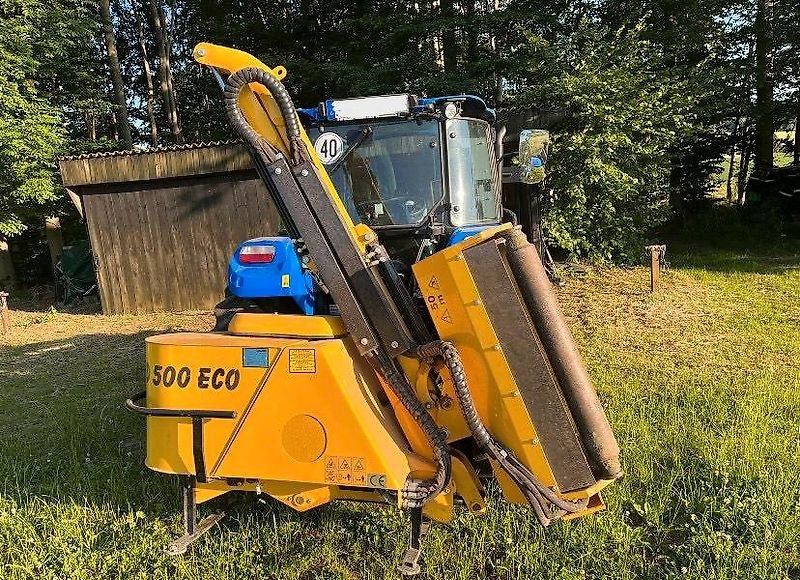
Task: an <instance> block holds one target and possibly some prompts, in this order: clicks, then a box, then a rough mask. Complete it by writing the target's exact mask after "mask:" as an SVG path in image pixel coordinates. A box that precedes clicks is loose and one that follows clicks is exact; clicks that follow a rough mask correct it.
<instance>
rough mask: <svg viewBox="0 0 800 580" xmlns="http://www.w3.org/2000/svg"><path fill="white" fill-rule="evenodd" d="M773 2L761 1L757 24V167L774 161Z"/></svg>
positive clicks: (759, 168)
mask: <svg viewBox="0 0 800 580" xmlns="http://www.w3.org/2000/svg"><path fill="white" fill-rule="evenodd" d="M772 1H773V0H758V4H757V8H756V23H755V47H756V70H755V76H756V106H755V118H756V137H755V139H756V143H755V162H756V169H757V170H764V169H770V168H771V167H772V163H773V157H772V155H773V139H774V135H775V123H774V120H773V107H774V102H773V69H772V44H773V39H772Z"/></svg>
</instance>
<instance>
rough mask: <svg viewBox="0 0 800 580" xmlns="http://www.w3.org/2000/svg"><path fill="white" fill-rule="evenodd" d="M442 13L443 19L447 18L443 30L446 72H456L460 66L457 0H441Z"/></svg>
mask: <svg viewBox="0 0 800 580" xmlns="http://www.w3.org/2000/svg"><path fill="white" fill-rule="evenodd" d="M441 13H442V18H443V20H444V19H446V20H447V22H444V29H443V30H442V54H443V60H444V72H446V73H454V72H456V68H457V67H458V53H457V46H456V24H455V16H456V11H455V0H441Z"/></svg>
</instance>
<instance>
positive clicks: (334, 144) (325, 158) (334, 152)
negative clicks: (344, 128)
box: [314, 131, 346, 165]
mask: <svg viewBox="0 0 800 580" xmlns="http://www.w3.org/2000/svg"><path fill="white" fill-rule="evenodd" d="M345 149H346V146H345V142H344V139H342V138H341V137H340V136H339V135H337V134H336V133H334V132H333V131H327V132H325V133H322V134H321V135H320V136H319V137H317V140H316V141H314V151H316V152H317V155H319V159H320V161H322V162H323V163H324V164H325V165H331V164H332V163H334V162H336V160H337V159H339V157H341V156H342V153H344V150H345Z"/></svg>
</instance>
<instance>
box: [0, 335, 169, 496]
mask: <svg viewBox="0 0 800 580" xmlns="http://www.w3.org/2000/svg"><path fill="white" fill-rule="evenodd" d="M150 334H154V333H148V332H140V333H136V334H127V335H112V334H85V335H77V336H74V337H70V338H68V339H63V340H53V341H46V342H38V343H32V344H27V345H24V346H18V347H0V385H2V389H0V485H2V486H3V493H4V494H6V495H8V496H11V497H15V496H16V497H19V498H25V497H29V496H39V497H54V498H59V499H64V498H69V499H72V500H74V501H76V502H84V501H88V502H91V503H97V504H109V503H110V504H112V505H115V506H127V505H129V504H130V505H140V506H143V507H144V509H153V510H156V511H160V510H162V509H163V507H164V502H165V501H167V503H168V504H169V505H170V506H171V508H172V506H174V505H175V503H176V502H175V501H172V495H175V494H177V491H175V490H176V489H177V488H176V486H175V485H174V484H172V483H167V482H165V481H163V480H158V479H157V478H154V477H153V476H152V475H151V474H150V473H149V472H147V470H146V468H145V467H144V421H143V420H142V418H141V417H138V416H135V415H133V414H132V413H130V412H128V411H127V410H126V409H125V408H124V400H125V399H126V398H127V397H129V396H130V395H131V394H133V393H134V392H136V391H139V390H141V388H142V385H143V384H144V380H145V363H144V360H145V358H144V339H145V338H146V337H147V336H148V335H150ZM163 479H166V478H163ZM172 509H174V508H172Z"/></svg>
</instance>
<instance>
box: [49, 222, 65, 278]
mask: <svg viewBox="0 0 800 580" xmlns="http://www.w3.org/2000/svg"><path fill="white" fill-rule="evenodd" d="M44 226H45V232H46V234H47V247H48V248H49V249H50V263H51V264H52V265H53V275H54V276H55V272H56V264H58V261H59V260H60V259H61V253H62V252H63V251H64V235H63V234H62V233H61V220H60V219H59V218H57V217H49V218H45V220H44Z"/></svg>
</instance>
